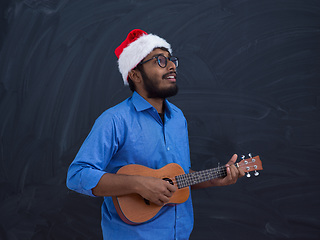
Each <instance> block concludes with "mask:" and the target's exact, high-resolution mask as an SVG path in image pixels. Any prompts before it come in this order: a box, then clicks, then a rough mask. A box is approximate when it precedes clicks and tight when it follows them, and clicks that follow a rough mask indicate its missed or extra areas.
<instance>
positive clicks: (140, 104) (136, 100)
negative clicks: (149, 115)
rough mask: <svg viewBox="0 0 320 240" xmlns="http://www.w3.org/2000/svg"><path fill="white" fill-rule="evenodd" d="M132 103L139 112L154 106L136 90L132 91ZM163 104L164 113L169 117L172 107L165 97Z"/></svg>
mask: <svg viewBox="0 0 320 240" xmlns="http://www.w3.org/2000/svg"><path fill="white" fill-rule="evenodd" d="M132 103H133V105H134V107H135V108H136V110H137V111H138V112H141V111H144V110H147V109H150V108H154V107H153V106H152V105H151V104H150V103H149V102H148V101H147V100H145V99H144V98H143V97H142V96H140V94H139V93H137V92H133V94H132ZM164 105H165V113H166V115H167V117H169V118H170V117H171V114H172V107H171V106H170V103H169V101H168V100H167V99H165V101H164Z"/></svg>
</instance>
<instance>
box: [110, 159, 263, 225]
mask: <svg viewBox="0 0 320 240" xmlns="http://www.w3.org/2000/svg"><path fill="white" fill-rule="evenodd" d="M249 157H250V158H248V159H244V156H242V161H240V162H239V163H235V164H234V165H235V166H236V167H237V168H240V169H242V170H243V171H244V172H246V176H247V177H250V176H251V174H250V173H249V172H251V171H254V175H255V176H258V175H259V172H257V171H258V170H262V169H263V168H262V163H261V160H260V157H259V156H255V157H252V156H251V154H249ZM117 174H125V175H140V176H146V177H156V178H160V179H163V180H165V181H168V182H169V183H171V184H172V185H176V186H177V188H178V190H177V191H176V192H174V194H173V195H172V196H171V197H170V201H169V202H168V203H167V204H180V203H183V202H185V201H187V199H188V198H189V194H190V189H189V186H192V185H195V184H198V183H201V182H205V181H208V180H211V179H214V178H220V177H225V176H227V168H226V167H225V166H221V167H217V168H212V169H207V170H203V171H198V172H191V173H188V174H185V172H184V170H183V169H182V167H181V166H180V165H179V164H176V163H169V164H167V165H166V166H164V167H162V168H160V169H151V168H148V167H145V166H142V165H138V164H129V165H126V166H123V167H122V168H120V169H119V170H118V172H117ZM112 200H113V203H114V206H115V208H116V210H117V213H118V214H119V216H120V218H121V219H122V220H123V221H124V222H125V223H128V224H130V225H137V224H141V223H144V222H146V221H149V220H150V219H152V218H153V217H154V216H155V215H156V214H157V213H158V212H159V211H160V209H161V208H162V207H163V206H158V205H156V204H154V203H152V202H150V201H148V200H147V199H144V198H143V197H142V196H140V195H139V194H128V195H123V196H118V197H112Z"/></svg>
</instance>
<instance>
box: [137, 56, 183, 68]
mask: <svg viewBox="0 0 320 240" xmlns="http://www.w3.org/2000/svg"><path fill="white" fill-rule="evenodd" d="M160 56H161V57H164V58H165V59H166V63H165V65H164V66H163V67H162V66H161V65H160V61H159V57H160ZM152 59H157V63H158V65H159V67H161V68H165V67H166V66H167V65H168V60H169V61H171V62H173V63H174V65H175V66H176V67H178V66H179V59H178V58H177V57H174V56H171V57H166V56H164V55H162V54H159V55H157V56H154V57H152V58H150V59H148V60H145V61H143V62H140V63H139V65H142V64H144V63H147V62H149V61H151V60H152ZM173 59H175V62H176V63H177V64H175V62H174V61H172V60H173Z"/></svg>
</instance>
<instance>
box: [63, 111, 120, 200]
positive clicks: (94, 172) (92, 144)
mask: <svg viewBox="0 0 320 240" xmlns="http://www.w3.org/2000/svg"><path fill="white" fill-rule="evenodd" d="M117 149H118V139H117V123H116V121H115V118H113V117H112V116H108V114H103V115H101V116H100V117H99V118H98V119H97V120H96V122H95V123H94V125H93V127H92V129H91V131H90V133H89V135H88V137H87V138H86V140H85V141H84V142H83V144H82V146H81V148H80V150H79V152H78V154H77V155H76V157H75V159H74V160H73V162H72V163H71V165H70V167H69V169H68V173H67V187H68V188H69V189H71V190H73V191H76V192H79V193H82V194H85V195H89V196H94V195H93V194H92V188H94V187H95V186H97V184H98V182H99V180H100V178H101V177H102V176H103V175H104V174H105V173H106V171H105V169H106V167H107V165H108V163H109V162H110V160H111V158H112V156H113V155H114V154H115V152H116V151H117Z"/></svg>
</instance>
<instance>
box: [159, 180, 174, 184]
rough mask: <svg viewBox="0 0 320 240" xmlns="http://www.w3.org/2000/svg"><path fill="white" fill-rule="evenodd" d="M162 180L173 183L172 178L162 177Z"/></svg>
mask: <svg viewBox="0 0 320 240" xmlns="http://www.w3.org/2000/svg"><path fill="white" fill-rule="evenodd" d="M162 180H165V181H167V182H169V183H170V184H171V185H173V184H174V183H173V181H172V180H171V179H170V178H162Z"/></svg>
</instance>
